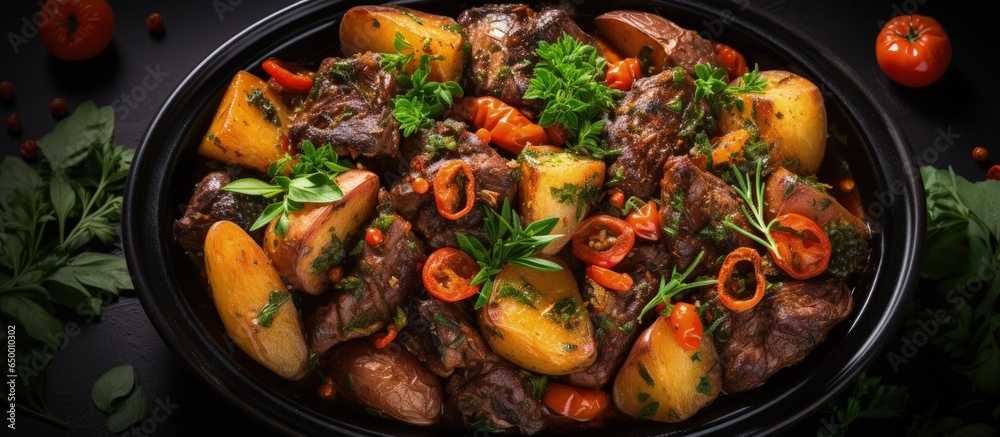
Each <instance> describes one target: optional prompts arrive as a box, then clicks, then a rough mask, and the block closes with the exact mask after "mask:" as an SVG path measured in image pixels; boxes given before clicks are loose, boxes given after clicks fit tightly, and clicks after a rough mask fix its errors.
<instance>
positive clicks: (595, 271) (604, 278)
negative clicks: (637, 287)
mask: <svg viewBox="0 0 1000 437" xmlns="http://www.w3.org/2000/svg"><path fill="white" fill-rule="evenodd" d="M586 274H587V277H588V278H590V279H593V280H594V282H596V283H598V284H601V286H602V287H604V288H608V289H611V290H616V291H627V290H628V289H629V288H632V277H631V276H629V274H628V273H618V272H616V271H614V270H611V269H606V268H604V267H601V266H588V267H587V270H586Z"/></svg>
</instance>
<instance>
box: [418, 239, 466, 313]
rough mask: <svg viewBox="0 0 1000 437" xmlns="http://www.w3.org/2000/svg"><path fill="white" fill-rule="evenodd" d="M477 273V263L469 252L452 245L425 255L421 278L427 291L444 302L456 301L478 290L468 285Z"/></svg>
mask: <svg viewBox="0 0 1000 437" xmlns="http://www.w3.org/2000/svg"><path fill="white" fill-rule="evenodd" d="M477 273H479V264H477V263H476V260H474V259H472V257H471V256H469V254H467V253H465V252H462V251H461V250H458V249H455V248H453V247H442V248H440V249H438V250H435V251H434V252H432V253H431V254H430V256H428V257H427V262H426V263H424V267H423V269H422V270H421V278H422V279H423V281H424V288H426V289H427V293H429V294H430V295H431V296H434V297H436V298H438V299H440V300H443V301H445V302H457V301H460V300H462V299H465V298H467V297H470V296H473V295H475V294H476V293H478V292H479V286H472V285H469V282H472V278H473V277H474V276H476V274H477Z"/></svg>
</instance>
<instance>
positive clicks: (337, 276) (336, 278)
mask: <svg viewBox="0 0 1000 437" xmlns="http://www.w3.org/2000/svg"><path fill="white" fill-rule="evenodd" d="M326 277H327V279H329V280H330V283H332V284H336V283H338V282H340V281H341V280H342V279H344V268H343V267H341V266H337V267H334V268H332V269H330V271H329V272H326Z"/></svg>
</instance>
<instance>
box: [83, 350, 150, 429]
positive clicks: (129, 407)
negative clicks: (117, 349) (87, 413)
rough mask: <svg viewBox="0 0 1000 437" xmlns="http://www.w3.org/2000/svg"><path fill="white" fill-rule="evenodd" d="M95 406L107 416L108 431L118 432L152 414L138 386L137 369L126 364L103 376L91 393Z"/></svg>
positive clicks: (142, 391) (144, 393) (95, 383)
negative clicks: (136, 379) (136, 380)
mask: <svg viewBox="0 0 1000 437" xmlns="http://www.w3.org/2000/svg"><path fill="white" fill-rule="evenodd" d="M90 399H91V400H92V401H93V402H94V406H96V407H97V409H98V410H101V412H103V413H104V414H107V415H108V431H111V432H113V433H119V432H122V431H125V430H126V429H128V428H129V427H130V426H132V425H135V424H137V423H139V422H142V420H143V419H145V418H146V416H147V415H149V400H148V399H147V398H146V392H145V391H144V390H143V389H142V387H137V386H136V385H135V369H134V368H133V367H132V366H131V365H129V364H126V365H124V366H118V367H115V368H113V369H111V370H109V371H107V373H105V374H104V375H101V377H100V378H98V379H97V381H95V382H94V386H93V388H92V389H91V391H90Z"/></svg>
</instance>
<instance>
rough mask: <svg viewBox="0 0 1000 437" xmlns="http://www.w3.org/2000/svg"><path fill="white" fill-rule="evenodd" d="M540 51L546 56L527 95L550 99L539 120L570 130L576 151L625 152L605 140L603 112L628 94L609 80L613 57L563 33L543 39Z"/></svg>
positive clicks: (571, 146) (595, 153) (570, 147)
mask: <svg viewBox="0 0 1000 437" xmlns="http://www.w3.org/2000/svg"><path fill="white" fill-rule="evenodd" d="M535 52H536V53H537V54H538V56H539V57H540V58H541V59H542V60H541V61H540V62H538V63H537V64H535V70H534V76H533V77H532V78H531V81H530V82H529V84H528V89H527V90H526V91H525V93H524V98H525V99H540V100H543V101H545V102H546V103H545V109H544V110H542V113H541V114H540V115H539V120H538V124H540V125H541V126H543V127H549V126H552V125H556V124H558V125H560V126H562V127H563V128H564V129H566V133H567V136H566V148H567V149H568V150H570V151H572V152H576V153H585V154H589V155H591V156H593V157H595V158H603V157H605V156H611V155H615V154H617V153H620V152H618V151H611V150H608V149H607V145H606V144H604V143H603V142H602V141H601V132H602V131H603V130H604V120H600V119H599V117H600V115H601V114H603V113H605V112H607V111H611V110H612V109H614V107H615V102H616V99H618V98H620V97H621V96H622V95H624V94H623V93H622V92H621V91H618V90H616V89H613V88H611V87H609V86H608V85H607V84H606V83H605V82H604V67H605V65H606V64H607V61H605V60H604V58H603V57H601V56H600V54H599V52H598V51H597V48H596V47H594V46H591V45H588V44H584V43H582V42H580V41H579V40H577V39H576V38H574V37H573V36H571V35H569V34H567V33H563V35H562V37H560V38H559V39H558V40H556V42H555V43H552V44H550V43H548V42H547V41H541V42H539V43H538V49H537V50H535Z"/></svg>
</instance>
